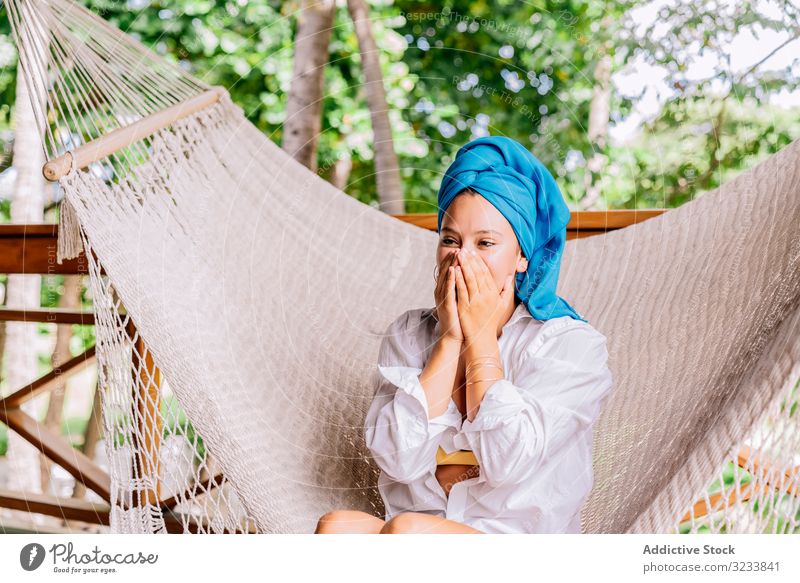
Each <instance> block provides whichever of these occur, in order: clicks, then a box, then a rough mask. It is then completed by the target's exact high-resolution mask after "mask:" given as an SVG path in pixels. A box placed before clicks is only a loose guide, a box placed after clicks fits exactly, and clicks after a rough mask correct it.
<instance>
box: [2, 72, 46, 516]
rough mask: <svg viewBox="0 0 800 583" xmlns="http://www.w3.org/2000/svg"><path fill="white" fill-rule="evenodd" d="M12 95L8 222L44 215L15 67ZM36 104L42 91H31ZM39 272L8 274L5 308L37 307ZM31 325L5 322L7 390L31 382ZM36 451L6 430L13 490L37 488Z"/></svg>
mask: <svg viewBox="0 0 800 583" xmlns="http://www.w3.org/2000/svg"><path fill="white" fill-rule="evenodd" d="M17 71H18V73H17V94H16V102H15V107H16V120H15V121H16V127H15V130H14V166H15V168H16V170H17V179H16V184H15V185H14V197H13V199H12V201H11V222H12V223H41V222H43V220H44V192H45V190H44V189H45V181H44V177H43V176H42V166H43V165H44V162H45V160H44V151H43V148H42V136H41V135H40V134H39V130H38V127H37V124H36V120H35V118H34V112H33V109H32V106H31V96H30V95H29V91H30V90H31V89H33V88H31V87H29V86H28V84H27V82H26V78H25V75H24V74H22V69H21V68H18V70H17ZM33 97H34V98H35V99H38V100H39V103H43V101H44V96H40V95H34V96H33ZM41 281H42V276H41V275H28V274H24V275H21V274H11V275H9V276H8V290H7V294H8V299H7V305H8V307H10V308H17V309H22V308H38V307H40V306H41V299H40V294H41ZM37 345H38V334H37V329H36V325H34V324H30V323H28V322H7V323H6V339H5V347H4V353H5V354H4V359H5V362H6V367H7V368H6V370H7V374H8V376H7V381H8V387H9V388H10V390H17V389H18V388H20V387H22V386H24V385H25V384H27V383H30V382H32V381H33V380H34V379H35V378H36V377H37V376H38V375H37V373H38V368H39V367H38V362H37V358H38V355H37V347H38V346H37ZM42 397H44V400H45V401H44V402H46V399H47V397H46V395H42V396H40V397H37V398H34V399H32V400H29V401H27V402H26V403H25V404H23V405H22V409H23V411H25V412H26V413H28V414H29V415H31V416H34V417H37V418H38V413H39V411H40V410H41V409H42V405H43V400H42ZM40 455H41V454H40V452H39V450H38V449H36V448H35V447H34V446H33V445H31V444H30V443H28V442H27V441H25V440H24V439H22V438H21V437H20V436H19V435H17V434H16V433H14V432H13V431H9V434H8V454H7V462H8V470H9V481H8V488H9V489H11V490H15V491H19V492H32V493H41V491H42V490H41V473H40V470H39V457H40ZM30 519H31V520H32V521H34V522H36V523H38V524H43V523H45V522H47V520H46V518H45V517H42V516H41V515H37V514H31V515H30Z"/></svg>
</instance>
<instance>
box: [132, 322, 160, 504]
mask: <svg viewBox="0 0 800 583" xmlns="http://www.w3.org/2000/svg"><path fill="white" fill-rule="evenodd" d="M128 334H129V336H130V338H131V340H132V341H133V352H132V355H131V358H132V363H131V364H132V370H131V372H132V374H133V390H134V392H135V395H134V401H135V403H136V407H137V408H136V410H135V411H133V419H134V420H135V423H136V425H137V431H136V432H135V433H134V435H133V436H132V437H133V440H134V451H136V452H140V453H139V454H138V455H135V456H134V459H133V464H134V467H133V472H134V474H133V475H134V476H137V477H138V478H140V479H143V478H144V477H146V476H149V477H150V479H151V481H152V482H153V483H154V484H155V487H154V488H153V489H150V490H146V491H145V492H144V498H145V499H141V500H134V503H138V504H140V505H144V504H151V505H154V506H159V505H160V500H161V482H160V480H159V471H160V462H159V457H160V456H159V449H161V432H162V430H163V429H162V424H163V422H162V419H161V371H160V370H159V369H158V367H156V366H155V362H154V361H153V355H152V354H151V352H150V351H149V350H148V349H147V346H145V343H144V340H143V339H142V337H141V335H137V334H136V327H135V324H134V323H133V320H128ZM134 339H135V340H134Z"/></svg>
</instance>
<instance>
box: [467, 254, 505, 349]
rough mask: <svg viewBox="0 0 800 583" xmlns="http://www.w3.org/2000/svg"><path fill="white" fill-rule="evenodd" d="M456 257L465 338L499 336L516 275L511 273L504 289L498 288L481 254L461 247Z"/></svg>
mask: <svg viewBox="0 0 800 583" xmlns="http://www.w3.org/2000/svg"><path fill="white" fill-rule="evenodd" d="M457 258H458V265H457V266H456V269H455V271H456V289H457V290H458V303H457V306H458V310H457V311H458V319H459V321H460V322H461V330H462V332H463V334H464V336H465V338H466V340H472V339H474V338H476V337H477V336H479V335H481V334H487V335H488V334H491V335H492V338H495V339H496V338H497V330H498V328H499V327H500V318H502V316H503V312H504V306H506V305H507V304H506V302H507V301H508V294H510V293H514V285H513V280H512V277H513V276H511V275H509V276H508V277H507V278H506V281H505V285H504V286H503V289H502V290H498V289H497V284H495V282H494V278H493V277H492V273H491V272H490V271H489V266H488V265H486V262H484V260H483V259H482V258H481V257H480V256H478V255H476V254H475V253H474V252H473V253H467V252H464V251H461V250H459V252H458V253H457Z"/></svg>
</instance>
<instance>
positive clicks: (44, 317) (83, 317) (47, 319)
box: [0, 308, 94, 326]
mask: <svg viewBox="0 0 800 583" xmlns="http://www.w3.org/2000/svg"><path fill="white" fill-rule="evenodd" d="M0 322H42V323H44V324H83V325H86V326H94V312H85V311H82V310H72V309H70V308H25V309H23V310H12V309H9V308H0Z"/></svg>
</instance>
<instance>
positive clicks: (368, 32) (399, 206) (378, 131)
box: [347, 0, 405, 214]
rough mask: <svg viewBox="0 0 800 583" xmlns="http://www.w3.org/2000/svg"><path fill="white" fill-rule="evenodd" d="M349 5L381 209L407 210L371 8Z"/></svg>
mask: <svg viewBox="0 0 800 583" xmlns="http://www.w3.org/2000/svg"><path fill="white" fill-rule="evenodd" d="M347 8H348V9H349V11H350V17H351V18H352V19H353V23H354V25H355V29H356V36H357V37H358V47H359V52H360V53H361V67H362V69H363V71H364V78H365V81H366V83H365V85H364V88H365V90H366V93H367V106H368V107H369V113H370V116H371V118H372V131H373V134H374V144H375V172H376V175H377V178H376V180H377V183H378V198H379V202H380V208H381V210H382V211H383V212H385V213H389V214H402V213H405V200H404V198H403V184H402V181H401V180H400V165H399V163H398V161H397V154H396V153H395V151H394V140H393V139H392V125H391V123H390V121H389V106H388V105H387V103H386V90H385V88H384V86H383V74H382V73H381V63H380V58H379V56H380V55H379V53H378V47H377V45H376V44H375V38H374V37H373V35H372V24H371V22H370V20H369V8H368V7H367V4H366V2H365V1H364V0H347Z"/></svg>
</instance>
